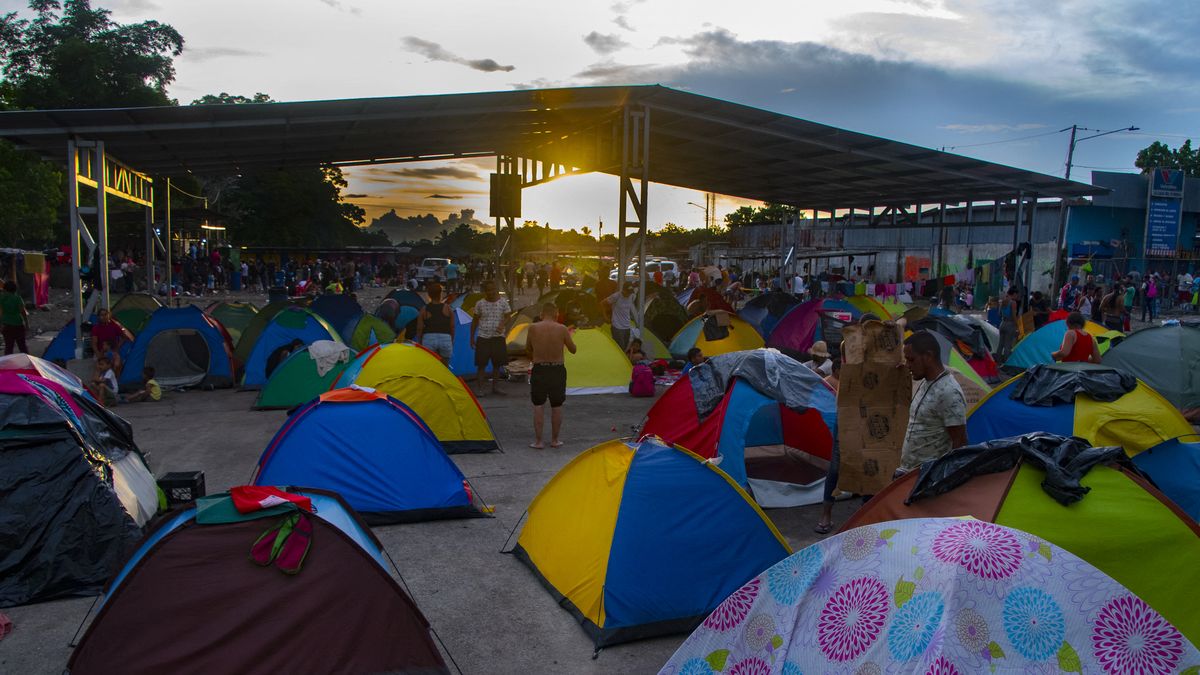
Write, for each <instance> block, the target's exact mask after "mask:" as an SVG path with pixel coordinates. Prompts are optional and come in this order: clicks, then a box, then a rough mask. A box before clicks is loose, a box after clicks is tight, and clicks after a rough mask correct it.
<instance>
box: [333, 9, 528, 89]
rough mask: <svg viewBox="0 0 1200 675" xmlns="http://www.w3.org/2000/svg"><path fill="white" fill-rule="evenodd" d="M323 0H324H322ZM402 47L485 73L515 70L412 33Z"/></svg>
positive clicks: (402, 41) (432, 59)
mask: <svg viewBox="0 0 1200 675" xmlns="http://www.w3.org/2000/svg"><path fill="white" fill-rule="evenodd" d="M323 1H324V0H323ZM400 42H401V43H402V44H403V45H404V48H405V49H407V50H408V51H410V52H416V53H417V54H420V55H421V56H424V57H425V58H427V59H429V60H430V61H445V62H447V63H457V64H460V65H464V66H466V67H468V68H471V69H473V70H479V71H482V72H485V73H494V72H497V71H501V72H505V73H507V72H511V71H513V70H515V69H516V68H515V66H502V65H500V64H499V63H497V62H496V61H495V60H494V59H468V58H464V57H462V56H459V55H458V54H455V53H453V52H451V51H448V50H447V49H445V48H444V47H442V46H441V45H439V44H438V43H436V42H430V41H429V40H422V39H421V38H419V37H415V36H412V35H409V36H406V37H404V38H402V39H401V41H400Z"/></svg>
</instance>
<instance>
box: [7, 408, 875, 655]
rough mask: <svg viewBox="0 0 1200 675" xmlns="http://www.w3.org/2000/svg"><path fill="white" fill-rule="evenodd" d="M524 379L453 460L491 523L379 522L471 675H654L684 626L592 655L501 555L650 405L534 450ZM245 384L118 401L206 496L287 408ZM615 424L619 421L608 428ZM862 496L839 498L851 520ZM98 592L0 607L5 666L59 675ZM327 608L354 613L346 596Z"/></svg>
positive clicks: (804, 516)
mask: <svg viewBox="0 0 1200 675" xmlns="http://www.w3.org/2000/svg"><path fill="white" fill-rule="evenodd" d="M527 386H528V385H517V384H510V385H508V386H507V390H508V391H509V392H510V394H509V395H508V396H489V397H486V398H483V399H482V401H481V402H482V404H483V406H484V408H485V409H486V411H487V414H488V417H489V419H490V420H491V423H492V426H493V427H494V429H495V432H496V436H497V437H498V438H499V439H500V442H501V443H502V444H503V447H504V449H505V452H504V453H502V454H501V453H491V454H486V455H455V456H454V460H455V462H457V463H458V465H459V466H460V467H461V468H462V470H463V472H464V473H465V474H466V475H467V476H468V477H469V478H470V479H471V482H472V483H473V484H474V485H475V487H476V489H477V490H478V492H479V494H480V496H481V497H483V498H484V499H485V500H486V501H487V502H489V503H490V504H492V505H494V506H495V507H496V517H495V518H487V519H485V518H480V519H468V520H443V521H436V522H428V523H417V524H409V525H394V526H388V527H379V528H376V529H375V533H376V535H377V536H378V537H379V538H380V539H381V540H382V542H383V544H384V545H385V547H386V548H387V551H388V553H389V554H390V555H391V557H392V558H393V559H394V560H395V562H396V565H397V566H398V568H399V571H400V574H401V575H403V578H404V580H405V581H406V582H407V584H408V587H409V588H410V589H411V593H412V595H413V597H414V599H415V600H416V602H417V604H418V605H419V606H420V607H421V610H422V611H423V612H424V613H425V616H426V617H428V619H429V621H430V623H431V624H432V625H433V627H434V629H435V630H436V631H437V633H438V635H439V636H440V637H441V639H442V640H443V641H444V643H445V646H446V648H447V649H448V650H449V653H450V654H451V655H452V657H453V658H454V660H455V661H456V662H457V663H458V665H459V666H460V667H461V669H462V671H463V672H466V673H522V674H523V675H530V674H533V673H600V672H622V673H651V672H655V671H656V670H657V669H658V668H659V667H660V666H661V665H662V664H663V663H665V662H666V660H667V659H668V658H669V657H670V655H671V654H672V653H673V651H674V650H675V649H676V647H678V646H679V644H680V643H681V642H682V641H683V639H684V637H685V636H683V635H678V636H671V637H664V638H658V639H654V640H644V641H640V642H634V643H629V644H624V645H619V646H615V647H610V648H607V649H605V650H603V651H602V652H601V653H600V656H599V658H598V659H596V660H593V659H592V643H591V641H590V640H589V639H588V637H587V636H586V635H585V634H584V632H583V630H582V629H581V628H580V626H579V624H578V623H576V621H575V619H573V618H572V617H571V616H570V615H569V614H568V613H567V612H566V611H564V610H562V609H560V608H559V607H558V605H557V604H556V603H555V602H554V600H553V599H552V598H551V597H550V595H549V594H548V593H547V592H546V591H545V590H544V589H543V588H542V586H541V585H540V584H539V583H538V581H537V580H536V579H535V578H534V576H533V574H532V573H531V572H530V571H529V569H528V568H526V567H525V566H524V565H523V564H521V563H520V562H519V561H517V560H516V559H515V558H514V557H513V556H510V555H502V554H501V553H500V552H499V551H500V549H501V547H502V546H503V545H504V542H505V539H506V538H507V537H508V535H509V532H510V531H511V530H512V529H513V526H514V525H516V524H517V522H518V520H519V519H520V518H521V515H522V513H523V512H524V510H525V507H526V506H527V505H528V504H529V502H530V501H531V500H532V499H533V497H534V495H535V494H536V493H537V492H538V490H539V489H541V487H542V486H543V485H544V484H545V483H546V481H547V480H548V479H549V478H550V477H551V476H552V475H554V473H555V472H556V471H558V470H559V469H560V468H561V467H562V466H563V465H564V464H566V462H567V461H568V460H569V459H571V458H572V457H574V456H575V455H576V454H577V453H579V452H581V451H583V450H585V449H587V448H589V447H591V446H593V445H596V444H597V443H599V442H601V441H604V440H607V439H611V438H614V437H617V436H620V435H627V434H628V432H629V427H630V425H633V424H638V423H639V422H640V421H641V419H642V417H643V415H644V414H645V411H646V410H647V408H648V407H649V405H650V403H651V402H650V401H649V400H647V399H634V398H630V397H628V396H581V397H572V398H570V399H568V401H567V405H566V408H565V411H566V424H565V428H564V436H563V438H564V440H565V441H566V445H565V446H564V447H563V448H560V449H556V450H533V449H530V448H528V447H527V444H528V443H529V442H530V441H531V440H532V439H531V435H532V432H531V423H530V413H529V404H528V399H527V398H526V396H525V394H526V391H527ZM254 396H255V395H254V394H253V393H251V392H236V391H231V390H219V391H211V392H203V391H191V392H179V393H169V394H167V395H166V396H165V397H164V400H163V401H162V402H160V403H154V404H133V405H124V406H121V407H119V408H118V409H117V412H118V413H120V414H121V415H123V416H124V417H126V418H127V419H128V420H129V421H130V422H132V423H133V425H134V429H135V438H136V440H137V442H138V444H139V446H140V447H141V448H143V450H145V451H146V452H148V453H150V457H149V461H150V464H151V469H152V471H153V472H154V474H155V475H156V476H161V475H162V474H164V473H166V472H168V471H180V470H189V469H200V470H203V471H204V472H205V478H206V481H207V487H208V491H209V492H210V493H213V492H219V491H222V490H225V489H227V488H229V487H230V486H233V485H238V484H243V483H245V482H246V481H247V480H248V479H249V477H250V473H251V471H252V469H253V467H254V464H255V461H256V460H257V459H258V456H259V454H260V453H261V451H262V449H263V447H264V446H265V445H266V443H267V442H268V441H269V440H270V438H271V436H272V435H273V434H274V433H275V431H276V429H277V428H278V427H279V426H280V424H281V423H282V422H283V420H284V418H285V417H286V413H284V412H258V411H252V410H250V405H251V403H252V402H253V400H254ZM614 429H615V430H614ZM855 503H856V502H848V503H840V504H838V506H837V511H836V512H835V520H836V521H837V522H841V521H843V520H845V519H846V518H847V517H848V516H849V515H850V513H851V512H852V509H853V507H854V504H855ZM818 511H819V508H818V507H816V506H810V507H803V508H795V509H778V510H772V511H769V512H768V515H769V516H770V517H771V518H772V520H774V522H775V524H776V525H777V526H778V527H779V529H780V530H781V531H782V532H783V534H784V535H785V536H786V537H787V538H788V540H789V541H790V543H791V544H792V546H793V548H794V549H796V550H799V549H800V548H802V547H804V546H806V545H807V544H809V543H811V542H813V541H814V540H815V539H816V538H817V535H815V534H814V533H813V531H812V528H813V525H814V524H815V523H816V520H817V516H818ZM92 603H93V598H81V599H72V600H62V601H57V602H47V603H42V604H38V605H32V606H26V607H16V608H10V609H7V610H4V611H5V613H7V614H8V616H9V617H10V618H11V619H12V621H13V623H14V626H15V628H14V631H13V632H12V634H10V635H9V636H7V637H6V638H4V639H3V640H0V673H21V674H23V675H38V674H41V673H45V674H47V675H49V674H51V673H61V672H62V671H63V668H64V667H65V665H66V662H67V658H68V656H69V654H70V647H69V646H68V645H69V643H70V642H71V640H72V636H73V635H74V634H75V631H76V629H77V628H78V627H79V625H80V622H81V621H83V620H84V618H85V617H86V616H87V613H88V610H89V608H90V607H91V605H92ZM329 611H333V612H338V611H347V612H349V611H354V608H353V606H352V605H349V604H348V605H346V606H341V607H330V608H329Z"/></svg>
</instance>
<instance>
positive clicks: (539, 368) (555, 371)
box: [529, 363, 567, 408]
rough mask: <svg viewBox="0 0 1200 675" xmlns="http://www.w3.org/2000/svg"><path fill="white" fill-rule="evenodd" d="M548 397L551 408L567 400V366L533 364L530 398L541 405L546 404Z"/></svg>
mask: <svg viewBox="0 0 1200 675" xmlns="http://www.w3.org/2000/svg"><path fill="white" fill-rule="evenodd" d="M546 399H550V407H551V408H558V407H560V406H561V405H562V404H563V402H564V401H566V400H567V367H566V366H564V365H562V364H553V365H546V364H541V363H535V364H533V370H532V371H530V373H529V400H531V401H533V404H534V405H539V406H540V405H545V403H546Z"/></svg>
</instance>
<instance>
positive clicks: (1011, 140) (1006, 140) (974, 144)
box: [942, 127, 1082, 150]
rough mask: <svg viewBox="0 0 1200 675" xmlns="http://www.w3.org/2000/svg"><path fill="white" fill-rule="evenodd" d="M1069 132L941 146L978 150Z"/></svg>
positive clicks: (1059, 131) (1044, 133) (950, 148)
mask: <svg viewBox="0 0 1200 675" xmlns="http://www.w3.org/2000/svg"><path fill="white" fill-rule="evenodd" d="M1081 128H1082V127H1081ZM1070 130H1071V127H1067V128H1066V129H1059V130H1058V131H1044V132H1042V133H1040V134H1030V135H1029V136H1018V137H1017V138H1006V139H1003V140H999V141H988V142H986V143H971V144H969V145H950V146H945V145H944V146H942V150H958V149H959V148H980V147H983V146H985V145H1000V144H1002V143H1016V142H1017V141H1027V140H1029V139H1031V138H1041V137H1043V136H1053V135H1054V134H1061V133H1063V132H1064V131H1070Z"/></svg>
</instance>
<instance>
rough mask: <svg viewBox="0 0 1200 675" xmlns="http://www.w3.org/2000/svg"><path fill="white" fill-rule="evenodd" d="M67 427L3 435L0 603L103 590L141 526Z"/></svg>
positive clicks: (98, 461) (100, 462)
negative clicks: (25, 434) (38, 432)
mask: <svg viewBox="0 0 1200 675" xmlns="http://www.w3.org/2000/svg"><path fill="white" fill-rule="evenodd" d="M93 463H95V464H96V465H97V466H99V465H104V464H106V462H105V460H104V458H103V457H100V456H97V455H93V454H90V453H89V452H88V451H87V450H86V449H85V448H83V447H81V446H80V444H79V441H78V439H77V437H76V436H74V435H73V434H71V433H70V432H69V431H66V430H62V431H58V432H51V433H45V434H41V435H30V436H27V437H23V438H0V607H11V606H14V605H23V604H27V603H30V602H40V601H43V600H50V599H53V598H59V597H66V596H71V595H91V594H96V593H99V592H100V591H101V590H102V588H103V586H104V584H105V583H106V582H107V581H108V579H109V577H111V576H112V575H113V574H115V573H116V572H117V571H118V570H119V569H120V566H121V564H122V563H123V562H124V560H125V558H126V557H127V556H128V555H129V553H130V552H132V551H133V550H134V548H135V547H136V546H137V544H138V541H139V539H140V538H141V531H140V530H139V528H138V526H137V525H136V524H135V523H134V521H133V518H132V517H130V515H129V514H128V513H127V512H126V511H125V508H124V507H123V506H122V505H121V501H120V499H119V498H118V497H117V494H116V493H115V492H114V491H113V489H112V487H111V486H110V485H109V484H108V483H106V482H105V481H103V480H101V478H100V476H99V475H98V473H97V471H95V470H93Z"/></svg>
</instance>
